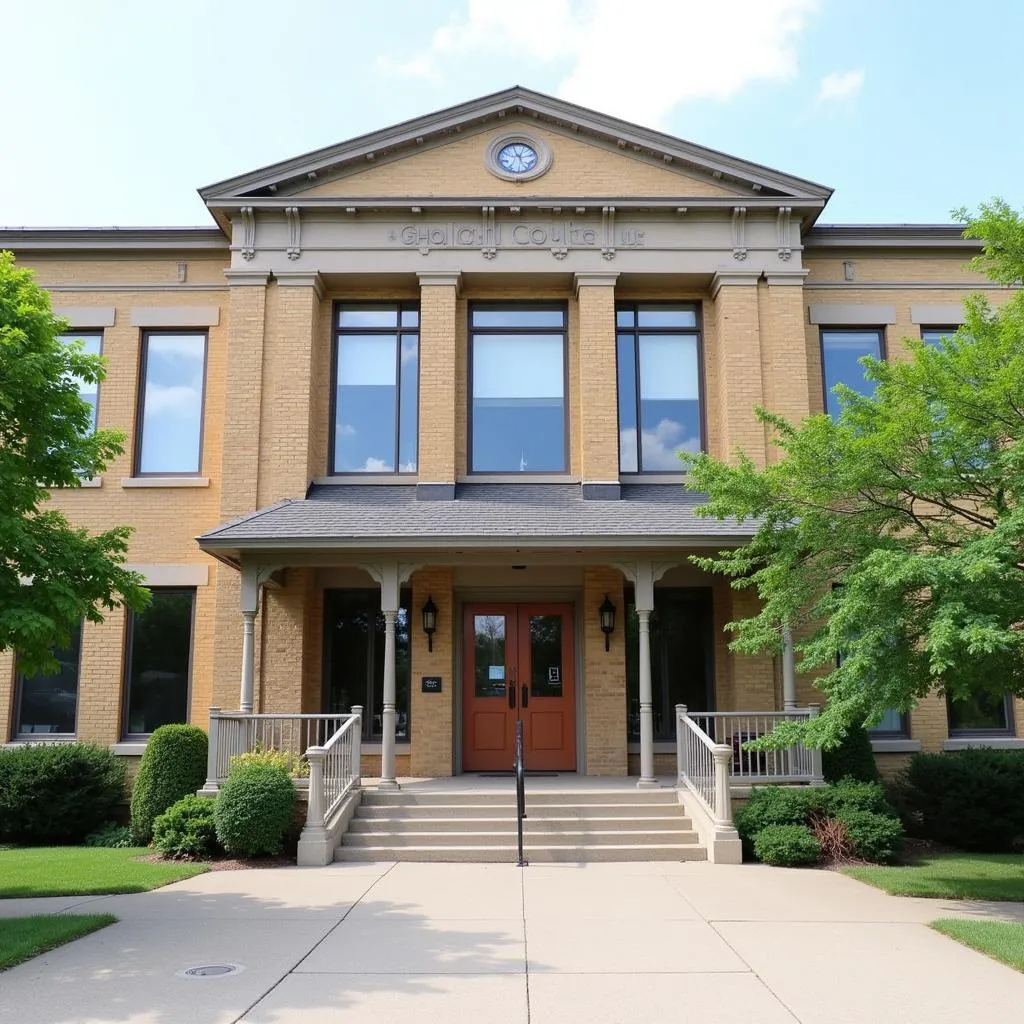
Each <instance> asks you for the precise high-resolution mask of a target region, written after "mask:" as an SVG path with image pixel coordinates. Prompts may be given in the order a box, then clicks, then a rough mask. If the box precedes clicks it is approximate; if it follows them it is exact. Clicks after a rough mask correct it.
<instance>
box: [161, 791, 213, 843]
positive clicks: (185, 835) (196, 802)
mask: <svg viewBox="0 0 1024 1024" xmlns="http://www.w3.org/2000/svg"><path fill="white" fill-rule="evenodd" d="M153 845H154V846H155V847H156V848H157V849H158V850H159V851H160V852H161V853H162V854H163V855H164V856H165V857H209V856H211V855H212V854H214V853H217V852H218V851H219V850H220V844H219V843H218V842H217V826H216V825H215V824H214V821H213V801H212V800H210V799H208V798H207V797H203V796H183V797H182V798H181V799H180V800H179V801H178V802H177V803H175V804H171V806H170V807H168V808H167V810H166V811H164V813H163V814H161V815H159V816H158V817H157V819H156V821H154V822H153Z"/></svg>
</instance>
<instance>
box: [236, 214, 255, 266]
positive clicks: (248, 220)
mask: <svg viewBox="0 0 1024 1024" xmlns="http://www.w3.org/2000/svg"><path fill="white" fill-rule="evenodd" d="M238 213H239V216H240V217H241V219H242V246H241V249H240V252H241V254H242V259H243V260H251V259H252V258H253V257H254V256H255V255H256V214H255V213H254V212H253V208H252V207H251V206H243V207H242V208H241V209H240V210H239V211H238Z"/></svg>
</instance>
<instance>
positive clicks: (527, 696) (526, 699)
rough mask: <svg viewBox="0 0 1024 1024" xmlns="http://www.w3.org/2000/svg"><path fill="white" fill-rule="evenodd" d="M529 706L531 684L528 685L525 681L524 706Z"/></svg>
mask: <svg viewBox="0 0 1024 1024" xmlns="http://www.w3.org/2000/svg"><path fill="white" fill-rule="evenodd" d="M529 706H530V688H529V686H527V685H526V683H523V700H522V707H524V708H525V707H529Z"/></svg>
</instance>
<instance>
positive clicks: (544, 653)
mask: <svg viewBox="0 0 1024 1024" xmlns="http://www.w3.org/2000/svg"><path fill="white" fill-rule="evenodd" d="M562 670H563V666H562V616H561V615H531V616H530V696H531V697H561V696H562Z"/></svg>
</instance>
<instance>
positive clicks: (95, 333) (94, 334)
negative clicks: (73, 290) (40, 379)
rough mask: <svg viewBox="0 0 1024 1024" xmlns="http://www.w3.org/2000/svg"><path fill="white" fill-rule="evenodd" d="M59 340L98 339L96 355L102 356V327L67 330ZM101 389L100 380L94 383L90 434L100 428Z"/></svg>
mask: <svg viewBox="0 0 1024 1024" xmlns="http://www.w3.org/2000/svg"><path fill="white" fill-rule="evenodd" d="M60 338H61V340H62V341H65V342H67V341H75V340H77V339H78V338H99V339H100V348H99V352H97V353H96V354H97V355H99V356H102V355H103V328H102V327H89V328H87V329H86V330H84V331H76V330H74V329H72V330H67V331H64V332H63V333H62V334H61V335H60ZM102 387H103V381H101V380H98V381H96V407H95V409H94V410H93V412H94V417H95V418H94V422H93V425H92V432H93V433H94V434H95V433H96V431H97V430H99V428H100V390H101V388H102ZM79 395H81V390H79Z"/></svg>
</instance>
